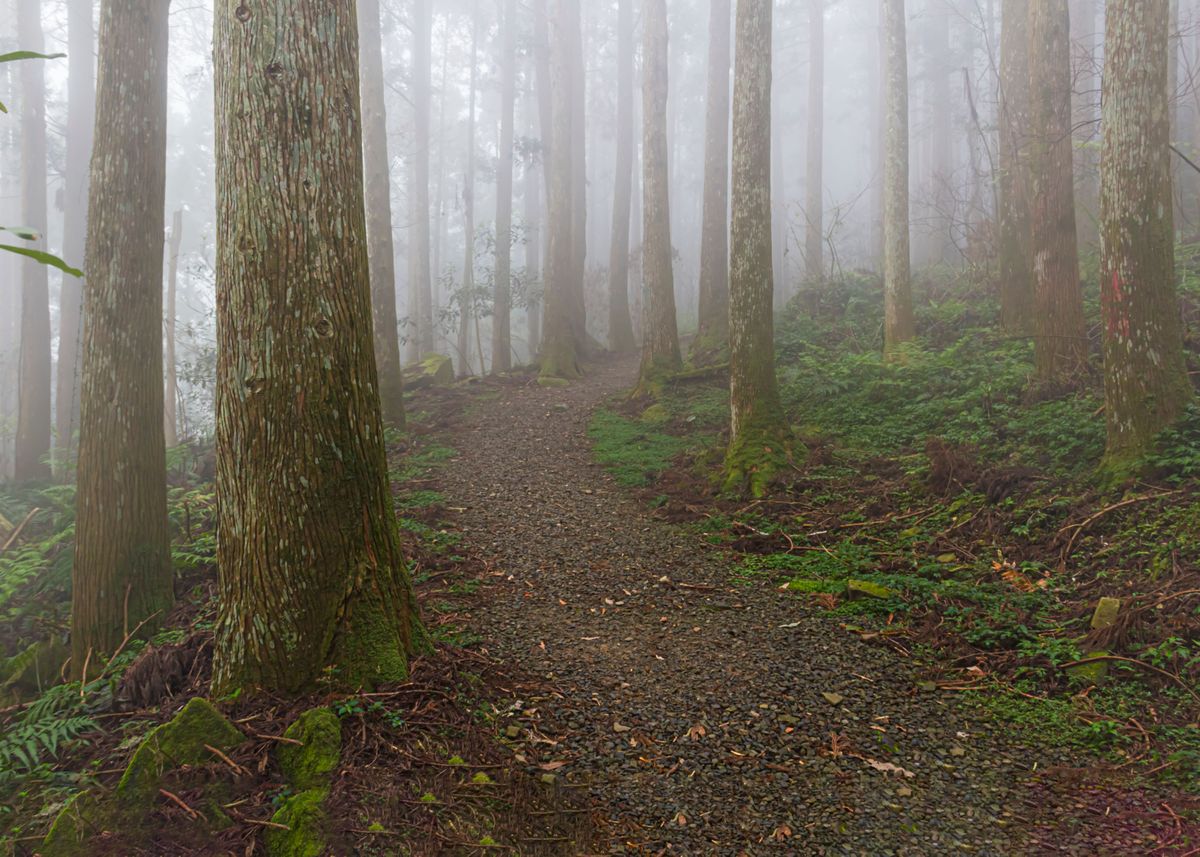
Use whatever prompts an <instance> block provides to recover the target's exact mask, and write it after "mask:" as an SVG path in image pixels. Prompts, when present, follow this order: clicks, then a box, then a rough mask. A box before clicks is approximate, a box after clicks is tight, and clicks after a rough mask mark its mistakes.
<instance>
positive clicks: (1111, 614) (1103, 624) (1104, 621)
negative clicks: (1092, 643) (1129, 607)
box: [1092, 597, 1121, 631]
mask: <svg viewBox="0 0 1200 857" xmlns="http://www.w3.org/2000/svg"><path fill="white" fill-rule="evenodd" d="M1120 612H1121V599H1120V598H1108V597H1105V598H1101V599H1100V601H1099V603H1098V604H1097V605H1096V610H1095V612H1094V613H1092V630H1093V631H1100V630H1103V629H1104V628H1111V627H1112V626H1113V625H1115V624H1116V623H1117V616H1118V614H1119V613H1120Z"/></svg>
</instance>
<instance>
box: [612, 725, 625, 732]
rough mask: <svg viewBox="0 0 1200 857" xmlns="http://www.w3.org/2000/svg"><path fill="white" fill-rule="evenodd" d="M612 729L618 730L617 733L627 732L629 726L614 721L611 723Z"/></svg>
mask: <svg viewBox="0 0 1200 857" xmlns="http://www.w3.org/2000/svg"><path fill="white" fill-rule="evenodd" d="M613 731H614V732H618V733H620V732H628V731H629V727H628V726H625V725H623V724H621V723H614V724H613Z"/></svg>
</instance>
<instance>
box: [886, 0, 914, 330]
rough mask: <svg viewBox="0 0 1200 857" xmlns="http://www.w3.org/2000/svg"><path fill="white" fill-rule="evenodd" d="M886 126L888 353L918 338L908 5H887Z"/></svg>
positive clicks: (892, 0)
mask: <svg viewBox="0 0 1200 857" xmlns="http://www.w3.org/2000/svg"><path fill="white" fill-rule="evenodd" d="M883 26H884V32H885V39H886V41H887V50H886V52H885V55H884V63H883V66H884V90H885V101H886V105H887V127H886V129H885V131H886V135H885V140H884V162H883V235H884V259H883V309H884V322H883V350H884V353H885V354H893V353H894V351H895V349H896V347H897V346H899V345H901V344H903V343H905V342H908V341H909V340H910V339H912V338H913V337H914V336H916V322H915V320H914V318H913V298H912V259H911V255H910V253H911V251H910V245H909V226H908V37H907V29H908V27H907V22H906V21H905V12H904V0H883Z"/></svg>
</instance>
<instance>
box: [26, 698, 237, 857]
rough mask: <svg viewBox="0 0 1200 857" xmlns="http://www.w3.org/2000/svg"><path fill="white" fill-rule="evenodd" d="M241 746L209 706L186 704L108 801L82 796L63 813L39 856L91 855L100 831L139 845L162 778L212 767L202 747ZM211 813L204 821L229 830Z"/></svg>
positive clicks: (143, 748) (142, 749)
mask: <svg viewBox="0 0 1200 857" xmlns="http://www.w3.org/2000/svg"><path fill="white" fill-rule="evenodd" d="M244 740H245V737H244V736H243V735H242V733H241V732H239V731H238V729H237V727H235V726H234V725H233V724H232V723H230V722H229V721H228V720H226V719H225V717H223V716H222V715H221V713H220V712H219V711H217V710H216V709H215V708H214V707H213V705H212V703H210V702H209V701H208V700H205V699H200V698H198V697H197V698H195V699H192V700H189V701H188V703H187V705H185V706H184V707H183V710H182V711H180V712H179V713H178V714H176V715H175V717H174V719H172V720H171V721H170V722H168V723H164V724H163V725H162V726H159V727H157V728H156V729H154V730H152V731H151V732H150V733H149V734H148V735H147V736H146V737H145V738H144V739H143V740H142V743H141V745H140V746H139V747H138V749H137V750H136V752H134V754H133V758H131V759H130V760H129V764H128V765H127V766H126V768H125V773H124V774H122V776H121V780H120V782H119V783H118V784H117V788H116V791H115V792H114V793H113V794H112V795H111V796H108V797H100V796H98V795H96V794H94V793H91V792H81V793H80V794H78V795H76V796H75V797H74V798H72V799H71V801H69V802H68V803H67V805H66V806H64V807H63V808H62V810H61V811H60V812H59V814H58V817H57V818H56V819H55V820H54V825H53V826H52V827H51V828H50V832H49V834H47V836H46V839H45V841H44V842H43V843H42V848H41V853H42V854H44V855H46V857H74V855H87V854H92V853H94V849H93V848H92V847H91V844H90V840H91V837H93V836H94V835H96V834H99V833H103V832H105V831H120V835H121V837H122V840H123V841H125V842H130V843H134V842H140V841H144V840H145V839H147V838H149V833H150V831H149V830H148V829H147V827H146V817H147V815H148V814H149V812H150V811H151V810H152V809H153V807H154V805H155V798H156V792H157V790H158V787H159V782H160V781H161V780H162V775H163V773H164V772H165V771H167V770H170V769H172V768H178V767H181V766H183V765H200V764H204V763H205V762H209V761H211V760H212V758H213V755H212V752H211V751H210V750H208V749H207V748H206V747H205V745H206V744H207V745H209V746H211V747H216V748H217V749H219V750H228V749H231V748H233V747H235V746H237V745H238V744H240V743H241V742H242V741H244ZM214 808H215V810H216V811H214V812H210V813H209V817H208V822H209V824H210V826H211V827H212V828H213V829H220V828H222V827H224V826H228V824H229V819H228V818H227V817H226V816H225V815H224V813H222V812H220V809H219V806H215V807H214Z"/></svg>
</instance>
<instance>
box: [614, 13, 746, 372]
mask: <svg viewBox="0 0 1200 857" xmlns="http://www.w3.org/2000/svg"><path fill="white" fill-rule="evenodd" d="M717 2H726V4H727V3H728V0H717ZM726 17H728V16H726ZM726 29H728V28H726ZM633 39H634V36H633V0H618V4H617V160H616V170H615V180H614V186H613V215H612V247H611V250H610V252H609V256H608V347H609V348H611V349H612V350H613V351H617V352H625V351H632V350H633V349H634V347H635V343H634V341H633V321H632V320H631V319H630V316H629V210H630V207H631V205H632V202H633V53H634V51H633ZM706 180H707V179H706Z"/></svg>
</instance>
